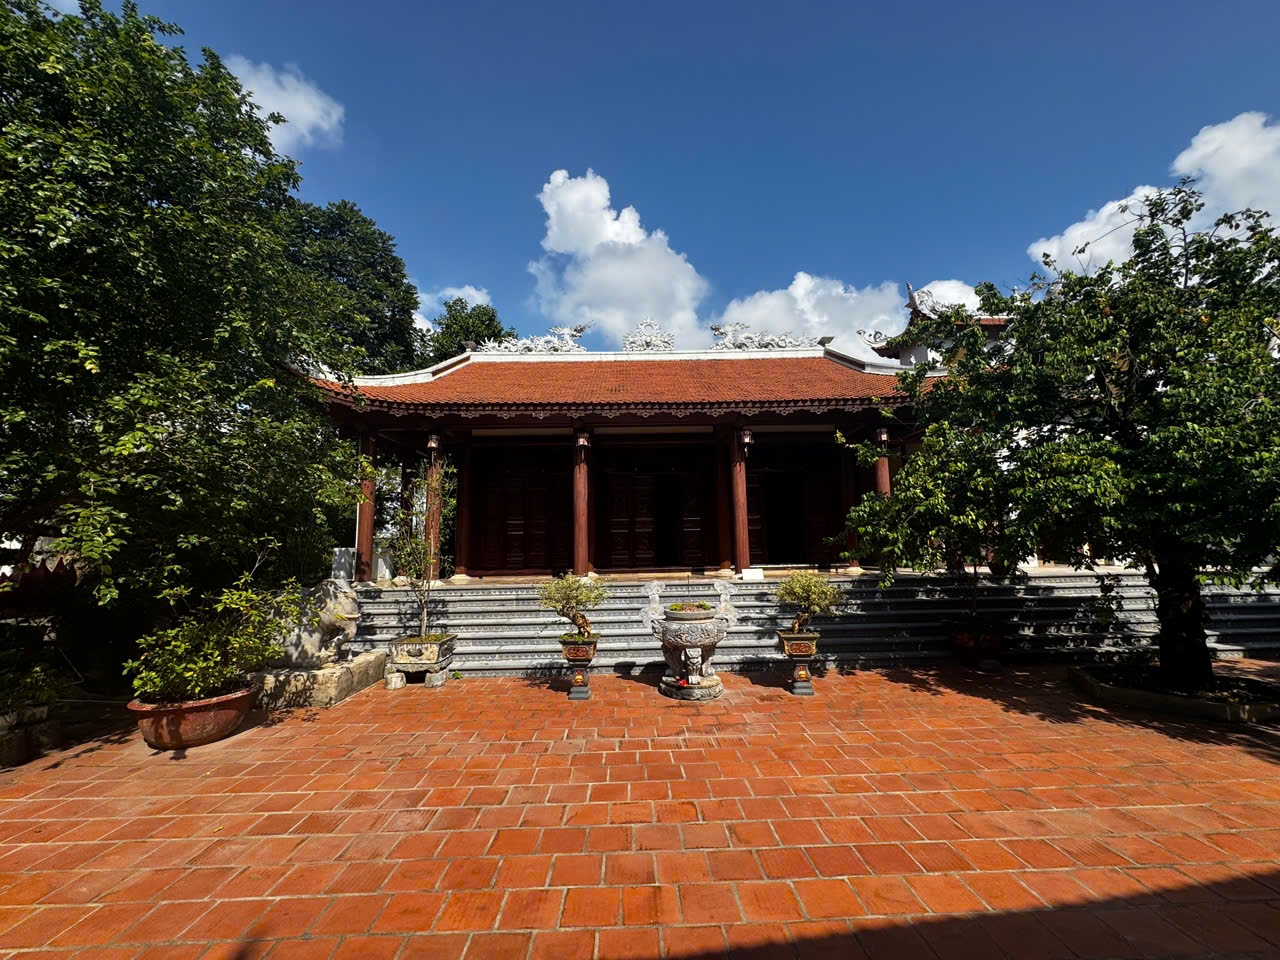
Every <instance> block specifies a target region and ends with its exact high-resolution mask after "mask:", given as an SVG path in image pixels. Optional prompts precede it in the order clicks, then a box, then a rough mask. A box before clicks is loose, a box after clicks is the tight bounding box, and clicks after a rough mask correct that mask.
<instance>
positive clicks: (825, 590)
mask: <svg viewBox="0 0 1280 960" xmlns="http://www.w3.org/2000/svg"><path fill="white" fill-rule="evenodd" d="M773 594H774V596H775V597H777V598H778V602H779V603H780V604H782V605H783V606H784V607H791V608H792V609H794V610H795V616H794V617H793V618H792V620H791V632H792V633H802V632H803V631H804V629H805V627H807V626H809V621H810V620H812V619H813V618H814V617H816V616H818V615H819V614H823V613H830V612H831V611H832V610H834V609H835V608H836V607H838V606H839V605H840V604H841V602H843V599H844V598H843V597H841V595H840V591H839V590H837V589H836V588H835V587H834V586H832V585H831V581H830V580H828V579H827V578H826V577H824V576H822V575H821V574H819V573H813V572H811V571H801V572H799V573H793V574H791V576H789V577H787V578H786V579H785V580H783V581H782V582H781V583H780V584H778V586H777V588H776V589H775V590H774V591H773Z"/></svg>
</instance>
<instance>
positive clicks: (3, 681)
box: [0, 658, 58, 714]
mask: <svg viewBox="0 0 1280 960" xmlns="http://www.w3.org/2000/svg"><path fill="white" fill-rule="evenodd" d="M57 698H58V687H57V684H56V683H55V681H54V677H53V674H52V673H51V672H50V670H49V668H48V667H46V666H45V665H44V664H42V663H32V664H23V663H21V662H18V661H17V660H16V659H15V658H6V662H5V663H4V665H3V667H0V714H5V713H15V712H17V711H19V710H24V709H26V708H27V707H40V706H45V705H47V704H50V703H53V701H54V700H56V699H57Z"/></svg>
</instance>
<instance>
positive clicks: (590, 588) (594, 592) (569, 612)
mask: <svg viewBox="0 0 1280 960" xmlns="http://www.w3.org/2000/svg"><path fill="white" fill-rule="evenodd" d="M608 595H609V588H608V587H606V586H605V585H604V584H603V583H601V582H599V581H598V580H591V579H589V578H587V577H578V576H575V575H573V574H571V573H566V574H564V575H563V576H559V577H556V578H555V579H554V580H548V581H547V582H546V583H544V584H542V586H540V587H539V588H538V602H539V604H541V605H542V606H543V607H545V608H546V609H548V610H554V611H555V612H556V613H557V614H559V615H560V616H562V617H564V618H565V619H566V620H568V621H569V622H570V623H571V624H573V626H574V628H575V629H576V631H577V632H576V634H573V633H566V634H564V637H565V639H569V638H571V637H577V638H580V639H583V640H587V639H590V638H591V637H592V636H593V634H592V632H591V621H590V620H588V619H587V614H586V611H587V610H590V609H591V608H592V607H597V606H599V605H600V604H601V603H602V602H603V601H604V599H605V597H607V596H608Z"/></svg>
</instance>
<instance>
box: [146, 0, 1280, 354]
mask: <svg viewBox="0 0 1280 960" xmlns="http://www.w3.org/2000/svg"><path fill="white" fill-rule="evenodd" d="M142 5H143V9H144V10H145V11H147V12H152V13H156V14H158V15H161V16H163V17H165V18H166V19H170V20H173V21H175V22H177V23H178V24H180V25H181V26H182V27H183V28H184V30H185V31H186V35H187V38H186V41H185V42H186V45H187V46H188V47H189V49H190V50H191V51H192V52H195V51H196V50H198V48H199V47H201V46H205V45H208V46H210V47H212V48H213V49H215V50H217V51H218V52H219V53H220V54H221V55H223V56H224V57H231V56H232V55H236V56H238V57H240V58H243V59H242V60H238V61H236V63H237V67H236V69H237V72H240V73H241V75H242V76H243V77H244V78H245V80H246V82H247V83H248V85H250V86H251V87H254V88H255V92H256V93H258V94H259V99H260V100H273V99H274V100H277V101H279V102H281V103H284V104H287V105H288V106H289V107H290V108H291V109H292V111H293V112H295V113H296V115H297V116H299V117H302V118H303V119H302V120H301V121H300V122H299V123H295V124H294V125H293V129H292V130H290V131H288V132H287V134H285V135H282V136H284V137H285V141H286V144H287V146H288V147H289V151H290V152H291V153H293V154H294V155H295V156H297V157H298V158H299V159H300V160H301V161H302V171H303V174H304V177H305V181H304V184H303V187H302V195H303V196H304V197H306V198H307V199H309V200H313V201H316V202H326V201H329V200H336V199H341V198H345V199H350V200H353V201H355V202H356V203H358V204H359V205H360V206H361V207H362V208H363V209H364V210H365V212H366V213H368V214H369V215H370V216H372V217H373V218H374V219H376V220H377V221H378V223H379V224H380V225H381V226H382V227H383V228H384V229H386V230H388V231H389V232H391V233H392V234H394V235H395V236H396V237H397V239H398V242H399V249H400V253H401V255H402V256H403V257H404V259H405V261H406V263H407V264H408V266H409V270H410V272H411V274H412V275H413V276H414V278H415V279H416V280H417V282H418V283H419V285H420V287H421V288H422V290H423V293H424V300H425V299H427V298H428V297H429V296H430V294H431V292H433V291H438V290H440V289H442V288H450V287H461V286H463V285H471V286H473V287H476V288H482V289H483V290H485V291H486V292H487V295H488V296H489V297H490V298H491V299H492V302H493V303H494V304H495V305H496V306H497V308H498V309H499V312H500V313H501V314H502V316H503V317H504V318H506V319H507V320H509V321H511V322H513V323H514V324H515V325H516V326H517V327H518V328H519V330H520V331H521V332H522V333H536V332H542V331H543V330H544V329H545V328H546V327H547V326H548V325H549V324H552V323H555V322H560V321H568V320H573V319H595V320H596V321H597V328H596V329H597V332H596V333H595V334H593V341H594V342H596V343H598V344H601V345H607V344H610V343H615V342H616V340H617V338H618V337H619V336H620V335H621V331H622V330H623V329H624V328H625V327H627V326H628V325H630V324H632V323H633V322H634V321H635V320H636V319H638V318H639V317H640V316H642V315H653V316H654V318H655V319H657V320H658V321H660V322H664V323H667V324H668V325H670V326H674V327H675V328H676V329H677V332H678V333H680V335H681V338H682V340H684V341H686V342H695V341H699V339H700V338H701V337H703V336H705V333H704V327H705V324H706V323H707V322H708V321H714V320H716V319H718V318H721V317H723V316H725V315H726V312H727V318H728V319H734V320H738V319H743V320H749V321H751V322H754V323H756V324H757V325H758V326H774V327H782V326H792V327H796V328H797V329H798V330H799V329H803V330H804V331H805V332H827V331H830V332H834V333H836V334H837V335H838V336H840V338H841V342H842V343H845V342H849V345H850V346H852V343H851V342H850V341H849V338H850V337H851V336H852V330H853V328H854V327H855V326H859V325H861V326H877V327H881V328H884V327H890V328H891V327H892V326H893V325H894V324H895V323H897V322H899V321H900V319H901V317H902V315H901V313H900V311H899V310H898V306H897V304H900V302H901V301H902V299H903V298H904V296H905V288H904V287H902V286H901V284H902V283H903V282H904V281H911V282H912V283H914V284H916V285H917V286H919V285H922V284H927V283H929V282H930V281H935V280H949V279H956V280H961V281H964V282H965V283H968V284H973V283H976V282H978V281H980V280H983V279H991V280H995V281H996V282H998V283H1001V284H1003V285H1008V284H1013V283H1016V282H1018V281H1020V280H1024V279H1025V277H1026V276H1027V274H1028V273H1029V272H1030V270H1031V269H1033V267H1034V263H1033V261H1032V259H1031V257H1029V256H1028V252H1027V251H1028V245H1030V244H1032V243H1033V242H1035V241H1037V240H1038V239H1040V238H1045V237H1049V238H1052V237H1054V236H1055V235H1059V234H1061V233H1062V232H1063V231H1064V230H1066V229H1067V228H1068V227H1070V226H1071V225H1072V224H1075V223H1078V222H1081V221H1083V223H1082V224H1081V225H1080V226H1079V227H1078V235H1087V234H1088V233H1089V231H1091V230H1092V231H1094V233H1099V232H1101V230H1099V229H1098V228H1099V227H1106V225H1107V224H1108V222H1109V221H1108V220H1107V219H1106V217H1107V212H1106V210H1105V209H1104V210H1103V212H1102V215H1100V216H1099V217H1097V218H1095V219H1093V220H1086V215H1087V214H1088V213H1089V212H1090V211H1091V210H1098V209H1099V208H1103V206H1104V204H1107V203H1108V202H1110V201H1118V200H1121V199H1123V198H1125V197H1126V196H1129V195H1130V194H1131V193H1132V192H1133V191H1134V190H1135V188H1138V187H1140V186H1142V185H1151V186H1162V185H1165V184H1168V183H1169V182H1170V181H1171V173H1170V166H1171V164H1173V163H1174V162H1175V159H1176V158H1179V156H1180V155H1182V154H1183V153H1184V151H1188V150H1189V148H1192V147H1193V138H1195V137H1196V136H1197V133H1198V132H1199V131H1201V130H1202V128H1205V127H1211V128H1212V129H1211V130H1210V131H1208V132H1207V133H1206V134H1205V135H1204V136H1203V137H1202V139H1201V140H1200V141H1196V142H1197V143H1198V144H1199V145H1198V147H1196V148H1195V149H1192V150H1191V152H1190V154H1189V155H1188V156H1186V157H1184V161H1185V162H1184V163H1183V166H1184V167H1186V166H1188V165H1189V164H1190V165H1195V169H1197V170H1200V171H1202V172H1203V173H1204V174H1205V175H1206V176H1207V178H1208V180H1207V181H1206V186H1207V188H1208V189H1209V190H1210V193H1211V198H1210V199H1211V201H1212V202H1214V203H1223V204H1225V203H1228V202H1229V201H1230V200H1232V199H1235V198H1237V197H1241V196H1242V197H1243V198H1244V199H1245V200H1248V201H1249V202H1254V203H1256V202H1259V201H1266V200H1267V198H1269V197H1271V196H1274V197H1276V203H1275V208H1276V209H1277V211H1280V132H1278V129H1277V126H1276V125H1275V123H1274V121H1272V120H1270V119H1269V118H1271V117H1276V116H1277V115H1280V59H1278V58H1277V57H1276V55H1275V38H1276V37H1277V36H1280V3H1276V2H1274V0H1257V2H1230V0H1222V2H1217V3H1213V4H1205V3H1203V2H1199V3H1190V2H1177V0H1152V2H1140V0H1125V2H1114V0H1112V2H1096V3H1083V2H1082V3H1074V4H1062V3H1058V4H1035V5H1033V4H1026V3H1012V2H1010V3H996V2H985V3H984V2H971V3H956V2H947V3H937V2H914V3H852V2H846V3H803V2H788V3H781V2H772V3H748V2H743V3H732V4H729V3H722V4H709V3H698V2H688V0H685V2H682V3H661V2H651V3H646V4H620V3H599V2H597V3H585V2H583V3H560V2H542V3H537V4H525V3H514V2H507V3H485V2H473V0H468V2H465V3H464V2H457V3H449V4H445V3H434V2H431V3H409V2H401V3H398V2H391V0H366V2H364V3H361V4H351V3H348V2H344V3H338V2H334V0H310V2H307V3H305V4H304V3H301V2H293V3H287V2H281V0H276V2H263V0H218V2H216V3H215V2H202V3H195V2H190V0H181V2H179V0H164V2H160V0H155V2H150V3H148V2H146V0H143V4H142ZM291 69H292V71H293V72H291V73H288V72H286V71H289V70H291ZM282 76H283V77H285V78H286V80H287V79H288V78H289V77H293V78H294V79H295V80H297V81H298V83H300V84H302V85H300V86H297V85H296V84H295V86H297V89H295V90H293V91H292V92H291V93H289V92H288V91H285V92H284V93H282V92H281V90H280V89H277V88H275V87H273V86H272V83H273V82H278V81H279V80H280V78H281V77H282ZM273 91H274V92H273ZM286 93H287V94H288V95H287V96H285V94H286ZM281 97H285V99H283V100H280V98H281ZM308 98H311V99H308ZM317 98H319V99H317ZM324 98H327V101H326V100H325V99H324ZM271 105H278V104H277V103H272V104H271ZM339 105H340V119H339V116H338V114H339V109H338V108H339ZM326 111H327V112H326ZM1249 111H1253V112H1255V113H1256V114H1259V115H1258V116H1254V117H1252V118H1245V119H1240V120H1235V123H1234V125H1232V123H1231V122H1232V121H1233V119H1234V118H1238V117H1239V116H1240V115H1241V114H1244V113H1246V112H1249ZM285 112H289V110H286V111H285ZM307 118H310V120H308V119H307ZM307 134H309V137H307V136H304V135H307ZM307 139H309V140H310V142H306V141H307ZM588 169H591V170H594V171H595V173H596V175H597V178H596V179H593V180H590V181H588V180H586V179H583V178H584V177H585V175H586V173H587V171H588ZM557 170H565V171H567V179H564V181H563V182H562V183H561V184H559V185H558V186H557V185H554V184H553V185H552V187H550V188H548V190H547V191H546V192H544V185H546V184H548V181H549V178H550V177H551V176H552V174H553V172H554V171H557ZM606 184H607V189H608V192H609V199H608V201H605V200H604V199H603V198H604V193H603V188H602V185H606ZM1213 191H1217V192H1216V194H1215V193H1213ZM540 193H542V194H543V199H544V201H545V205H544V203H543V202H540V200H539V194H540ZM629 206H631V207H634V210H635V212H636V213H637V214H638V223H637V222H635V218H634V217H632V216H631V215H630V214H627V213H619V212H621V211H623V210H624V208H626V207H629ZM1113 212H1114V211H1113ZM549 215H550V217H551V224H552V228H553V232H555V233H556V236H555V237H553V236H552V234H550V233H548V217H549ZM654 231H660V233H655V232H654ZM1079 231H1083V233H1079ZM1073 236H1076V235H1073ZM1123 236H1124V235H1123V231H1120V241H1123ZM544 241H547V243H546V244H544ZM1064 242H1065V241H1064ZM1058 246H1059V248H1060V247H1061V246H1062V244H1059V245H1058ZM1117 249H1119V248H1117ZM1119 252H1121V253H1122V252H1123V250H1122V249H1119ZM531 264H532V265H533V271H532V272H531V269H530V267H531ZM798 273H799V274H802V276H804V277H807V278H808V279H807V280H805V281H799V282H798V281H797V274H798ZM539 277H540V278H541V286H539ZM891 285H892V286H891ZM936 289H938V290H939V291H941V292H947V291H948V290H950V292H951V293H953V294H954V295H955V296H957V297H962V296H963V290H962V289H961V288H959V287H954V288H949V287H947V286H943V287H940V288H936ZM957 291H959V292H957ZM425 309H426V312H428V313H430V304H428V305H427V306H426V307H425Z"/></svg>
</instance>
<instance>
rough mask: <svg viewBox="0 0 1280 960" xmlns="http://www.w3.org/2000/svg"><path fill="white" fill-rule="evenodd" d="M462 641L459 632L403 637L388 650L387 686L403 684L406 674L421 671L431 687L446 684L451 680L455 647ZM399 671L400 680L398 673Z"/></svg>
mask: <svg viewBox="0 0 1280 960" xmlns="http://www.w3.org/2000/svg"><path fill="white" fill-rule="evenodd" d="M457 640H458V635H457V634H456V633H445V634H441V635H440V636H439V638H438V639H434V640H427V639H425V638H423V637H403V638H401V639H400V640H396V641H393V642H392V643H391V644H390V649H389V650H388V651H387V666H386V675H387V680H388V683H387V686H388V687H397V686H401V685H403V681H404V674H406V673H421V674H423V683H424V684H426V686H428V687H443V686H444V685H445V682H446V681H447V680H448V679H449V666H450V665H451V664H452V663H453V648H454V644H455V643H456V642H457ZM396 674H399V675H400V677H399V682H395V675H396Z"/></svg>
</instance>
